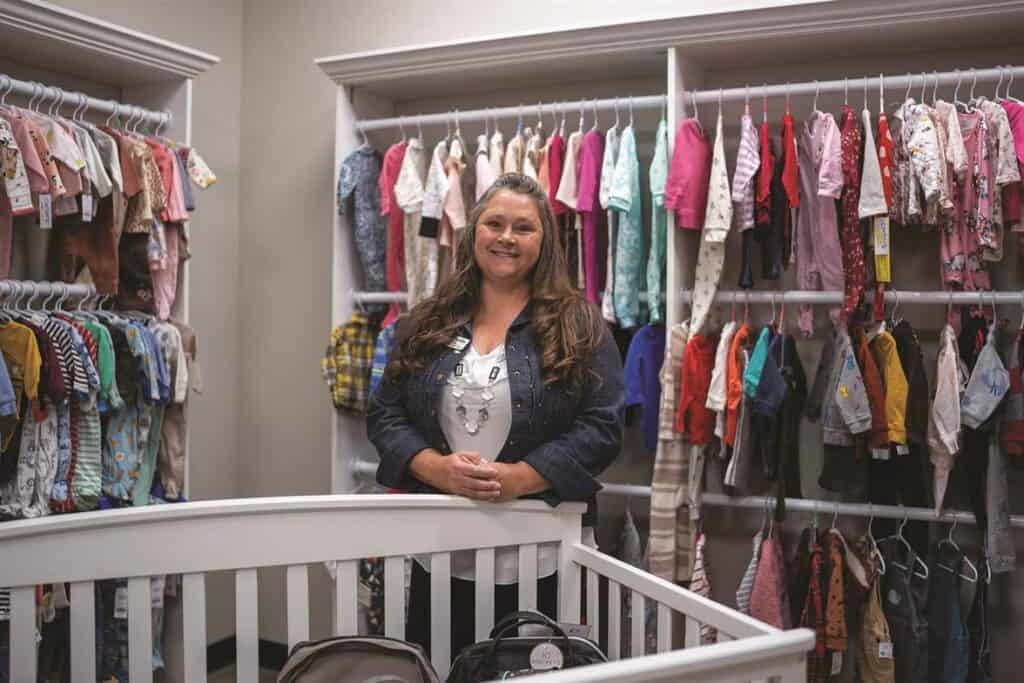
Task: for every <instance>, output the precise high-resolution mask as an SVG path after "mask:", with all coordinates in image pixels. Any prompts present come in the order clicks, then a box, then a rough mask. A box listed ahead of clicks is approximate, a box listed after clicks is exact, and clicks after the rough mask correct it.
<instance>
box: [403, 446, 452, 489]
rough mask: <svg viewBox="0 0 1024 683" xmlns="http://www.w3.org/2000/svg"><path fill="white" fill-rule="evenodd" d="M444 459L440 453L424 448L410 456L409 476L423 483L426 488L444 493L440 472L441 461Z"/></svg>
mask: <svg viewBox="0 0 1024 683" xmlns="http://www.w3.org/2000/svg"><path fill="white" fill-rule="evenodd" d="M443 458H444V456H443V455H441V453H440V451H438V450H436V449H433V448H424V449H423V450H422V451H420V452H419V453H417V454H416V455H414V456H412V460H410V461H409V474H411V475H412V476H413V477H415V478H416V479H418V480H419V481H421V482H423V483H424V484H426V485H427V486H432V487H434V488H435V489H438V490H440V491H444V490H445V487H444V484H445V482H444V475H443V473H442V471H441V467H440V465H442V462H441V460H442V459H443Z"/></svg>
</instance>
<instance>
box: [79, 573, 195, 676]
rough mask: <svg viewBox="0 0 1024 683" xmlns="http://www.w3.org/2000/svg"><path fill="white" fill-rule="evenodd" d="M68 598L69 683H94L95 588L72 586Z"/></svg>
mask: <svg viewBox="0 0 1024 683" xmlns="http://www.w3.org/2000/svg"><path fill="white" fill-rule="evenodd" d="M68 597H69V598H70V600H71V680H72V681H74V683H95V682H96V680H97V679H96V587H95V584H93V582H92V581H82V582H77V583H72V584H71V595H69V596H68ZM204 652H205V650H204Z"/></svg>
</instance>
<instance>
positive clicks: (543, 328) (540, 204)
mask: <svg viewBox="0 0 1024 683" xmlns="http://www.w3.org/2000/svg"><path fill="white" fill-rule="evenodd" d="M499 192H515V193H517V194H521V195H526V196H528V197H530V198H531V199H533V201H534V203H535V204H536V206H537V213H538V214H539V215H540V219H541V223H542V225H543V231H544V233H543V238H542V241H541V247H540V256H539V257H538V259H537V264H536V265H535V266H534V269H533V272H532V273H531V275H530V304H529V305H530V306H531V320H530V327H531V329H532V332H533V335H534V338H535V339H536V341H537V345H538V347H539V348H540V366H541V374H542V377H543V381H544V384H559V385H562V386H564V387H566V388H567V389H568V390H569V391H570V392H572V393H574V394H578V393H579V392H580V390H581V389H582V387H583V385H584V382H585V381H586V379H587V375H588V372H589V364H590V359H591V356H592V355H593V352H594V350H595V348H596V347H597V345H598V343H599V342H600V340H601V336H602V335H603V334H607V327H606V326H605V324H604V322H603V320H602V319H601V317H600V315H599V314H598V311H597V309H596V308H595V307H594V306H592V305H591V304H589V303H588V302H587V301H586V299H584V297H583V295H582V294H581V293H580V291H579V290H578V289H577V288H576V287H575V286H574V285H573V283H572V280H571V279H570V278H569V269H568V266H567V264H566V258H565V253H564V251H563V248H562V246H561V245H560V244H559V242H558V235H556V234H555V229H556V228H555V219H554V215H553V213H552V211H551V205H550V204H549V203H548V198H547V195H546V194H545V192H544V191H543V190H542V189H541V187H540V186H539V185H538V184H537V183H536V181H534V180H532V179H531V178H528V177H527V176H524V175H520V174H517V173H508V174H505V175H503V176H501V177H500V178H498V180H497V181H495V183H494V184H493V185H491V187H490V188H489V189H488V190H487V192H485V193H484V195H483V197H481V198H480V201H478V202H477V204H476V206H474V207H473V211H472V212H471V213H470V217H469V224H468V225H467V226H466V228H465V229H464V230H463V231H462V233H463V234H462V235H461V236H460V238H459V241H458V245H457V247H456V255H455V272H454V273H453V274H452V275H451V276H449V277H448V278H447V279H446V280H445V282H444V283H443V284H442V285H441V286H440V287H439V288H438V290H437V292H436V293H435V294H434V295H433V296H432V297H430V298H428V299H426V300H424V301H422V302H421V303H419V304H418V305H416V306H415V307H414V308H413V309H412V311H410V312H409V314H408V316H407V319H406V320H404V321H403V322H402V323H401V324H400V325H399V333H398V335H397V338H396V342H395V344H396V353H395V354H394V355H393V356H392V360H391V362H390V363H389V364H388V366H387V369H386V371H385V375H386V377H387V378H389V379H397V378H399V377H403V376H406V375H410V374H412V373H415V372H417V371H420V370H422V369H423V368H424V367H425V366H426V365H427V364H428V363H429V362H431V361H433V360H434V359H435V358H437V357H438V356H440V355H441V353H443V352H444V349H445V348H447V346H448V344H449V342H451V341H452V340H453V339H455V337H456V335H457V334H458V333H459V331H460V330H461V329H462V327H463V326H464V325H466V324H467V323H468V322H470V321H471V320H472V318H473V314H474V313H475V311H476V307H477V306H478V305H479V298H480V291H481V282H482V279H483V274H482V273H481V271H480V267H479V266H478V265H477V263H476V258H475V256H474V251H473V247H474V243H475V241H476V230H477V223H478V222H479V220H480V215H481V214H482V213H483V211H484V209H485V208H486V207H487V204H488V203H489V202H490V201H491V198H492V197H494V195H496V194H497V193H499Z"/></svg>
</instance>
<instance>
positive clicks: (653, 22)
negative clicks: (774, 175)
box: [315, 0, 1024, 86]
mask: <svg viewBox="0 0 1024 683" xmlns="http://www.w3.org/2000/svg"><path fill="white" fill-rule="evenodd" d="M1022 11H1024V0H1005V1H991V2H965V1H963V0H938V1H936V0H905V1H904V2H900V3H892V2H891V0H867V1H864V0H861V1H859V2H851V1H848V0H838V1H835V2H815V3H802V4H801V3H794V4H790V5H788V6H782V7H774V8H770V9H758V10H749V11H738V12H731V13H725V14H708V15H703V16H682V17H667V18H660V19H645V20H640V21H635V22H632V23H623V24H615V25H603V26H592V27H585V28H571V29H565V30H549V31H544V32H540V33H531V34H519V35H498V36H491V37H485V38H478V39H473V40H467V41H461V42H452V43H433V44H427V45H416V46H410V47H405V48H396V49H387V50H375V51H370V52H359V53H351V54H342V55H337V56H333V57H321V58H319V59H317V60H315V62H316V64H317V65H318V66H319V67H320V68H321V69H323V71H324V72H325V73H326V74H327V75H328V76H329V77H330V78H331V80H333V81H334V82H335V83H338V84H344V85H349V86H351V85H368V84H373V83H380V82H384V81H388V80H392V79H398V78H406V77H410V76H416V75H418V74H422V73H424V72H430V73H433V74H439V73H450V72H457V71H459V70H462V69H466V68H474V69H486V68H500V67H507V66H510V65H523V64H530V63H537V62H548V63H554V62H557V60H560V59H568V58H581V57H584V58H585V57H588V56H593V55H597V54H601V55H614V54H629V53H637V52H643V51H647V52H650V51H651V50H658V49H665V48H668V47H677V48H680V49H681V50H682V51H683V53H684V54H685V52H686V47H687V46H694V45H706V44H708V43H729V42H737V41H744V40H748V39H758V40H764V39H765V38H778V39H786V38H794V39H798V38H799V37H800V36H803V35H808V34H821V33H834V32H843V31H857V30H859V31H865V30H872V29H877V28H880V27H892V26H895V25H901V24H909V23H914V24H926V23H934V22H943V21H962V20H963V19H964V18H965V17H970V16H975V17H976V16H999V15H1008V14H1019V13H1021V12H1022Z"/></svg>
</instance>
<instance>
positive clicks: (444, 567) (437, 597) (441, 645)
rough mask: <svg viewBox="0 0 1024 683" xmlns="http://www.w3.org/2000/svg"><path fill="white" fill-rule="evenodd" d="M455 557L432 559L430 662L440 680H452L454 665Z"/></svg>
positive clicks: (444, 556)
mask: <svg viewBox="0 0 1024 683" xmlns="http://www.w3.org/2000/svg"><path fill="white" fill-rule="evenodd" d="M451 622H452V556H451V553H434V554H433V555H431V557H430V661H431V663H432V664H433V665H434V670H435V671H437V675H438V677H439V678H442V679H443V678H447V677H448V667H449V666H450V665H451V661H452V655H451V652H452V646H451V636H452V632H451Z"/></svg>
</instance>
